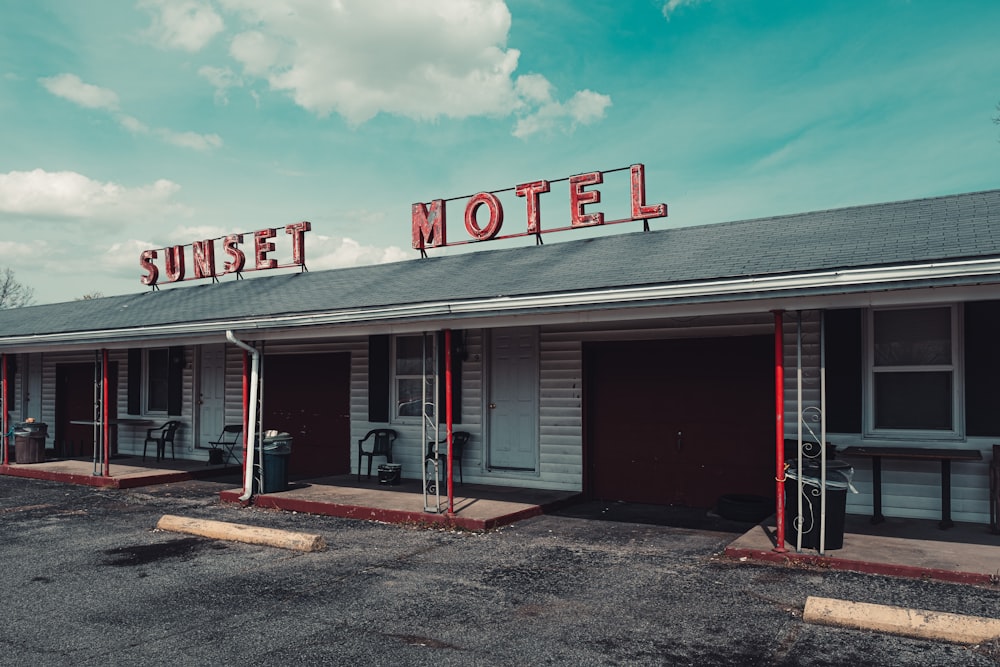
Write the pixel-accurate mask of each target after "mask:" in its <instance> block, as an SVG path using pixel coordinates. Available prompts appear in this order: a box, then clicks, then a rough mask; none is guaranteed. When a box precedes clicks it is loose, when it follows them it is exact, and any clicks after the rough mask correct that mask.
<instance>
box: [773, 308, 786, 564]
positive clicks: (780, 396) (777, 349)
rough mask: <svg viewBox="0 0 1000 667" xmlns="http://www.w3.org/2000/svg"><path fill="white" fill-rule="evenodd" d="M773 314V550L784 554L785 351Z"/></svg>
mask: <svg viewBox="0 0 1000 667" xmlns="http://www.w3.org/2000/svg"><path fill="white" fill-rule="evenodd" d="M773 312H774V404H775V459H776V463H777V475H775V478H774V479H775V481H776V482H777V488H776V491H777V495H776V497H775V503H776V507H775V509H776V511H777V516H776V517H775V518H776V520H777V524H778V534H777V542H778V544H777V545H776V546H775V547H774V550H775V551H777V552H779V553H784V552H785V551H786V549H785V356H784V354H785V350H784V324H783V322H782V317H781V315H782V311H780V310H775V311H773Z"/></svg>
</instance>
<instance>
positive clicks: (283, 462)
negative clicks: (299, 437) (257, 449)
mask: <svg viewBox="0 0 1000 667" xmlns="http://www.w3.org/2000/svg"><path fill="white" fill-rule="evenodd" d="M261 449H262V455H261V458H262V459H263V460H262V461H261V466H262V467H263V470H264V486H263V490H262V491H261V493H278V492H280V491H287V490H288V457H289V456H290V455H291V453H292V436H290V435H289V434H287V433H275V434H273V435H265V436H264V440H263V445H262V447H261Z"/></svg>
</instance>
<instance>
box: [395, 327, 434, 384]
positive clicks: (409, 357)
mask: <svg viewBox="0 0 1000 667" xmlns="http://www.w3.org/2000/svg"><path fill="white" fill-rule="evenodd" d="M422 339H423V337H422V336H401V337H399V338H397V339H396V375H421V374H422V373H423V372H424V366H423V364H422V363H421V361H420V356H421V354H423V350H424V347H423V340H422ZM432 351H433V348H432V346H431V345H428V358H427V370H428V372H433V369H432V367H431V359H430V353H431V352H432Z"/></svg>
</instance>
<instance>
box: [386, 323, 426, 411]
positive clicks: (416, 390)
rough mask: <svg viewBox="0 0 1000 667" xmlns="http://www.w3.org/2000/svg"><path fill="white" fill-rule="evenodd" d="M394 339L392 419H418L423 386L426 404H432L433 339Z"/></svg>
mask: <svg viewBox="0 0 1000 667" xmlns="http://www.w3.org/2000/svg"><path fill="white" fill-rule="evenodd" d="M424 340H425V339H424V337H423V336H397V337H396V339H395V343H396V350H395V355H394V360H395V361H394V366H393V370H394V383H393V390H394V394H395V395H394V401H393V404H394V405H395V406H396V408H395V412H394V416H395V417H403V418H405V417H419V416H421V414H422V411H421V409H420V406H421V404H422V402H423V398H424V391H423V388H422V384H423V383H424V382H425V371H426V383H427V387H426V391H427V394H426V395H427V400H428V402H430V403H433V402H434V371H435V368H434V337H433V336H429V337H427V339H426V341H427V344H426V346H425V345H424Z"/></svg>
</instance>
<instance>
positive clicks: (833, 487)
mask: <svg viewBox="0 0 1000 667" xmlns="http://www.w3.org/2000/svg"><path fill="white" fill-rule="evenodd" d="M788 466H789V467H788V469H787V470H786V471H785V478H786V479H785V525H786V526H787V530H785V541H787V542H788V543H789V544H792V545H793V546H794V545H795V544H796V542H797V540H798V532H799V530H800V529H801V531H802V547H803V548H806V549H819V533H820V520H821V518H822V508H821V498H820V489H821V484H822V479H821V475H822V472H823V469H822V467H821V464H820V462H819V461H814V460H809V461H803V462H802V471H801V474H800V472H799V469H798V461H795V460H793V461H788ZM853 476H854V468H853V467H852V466H851V465H850V464H848V463H845V462H844V461H830V460H827V462H826V535H825V538H826V539H825V544H824V548H825V549H842V548H843V547H844V515H845V514H846V513H847V490H848V489H849V488H851V479H852V478H853ZM800 477H801V478H802V515H801V517H800V516H799V502H798V499H797V497H796V494H798V490H799V478H800Z"/></svg>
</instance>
